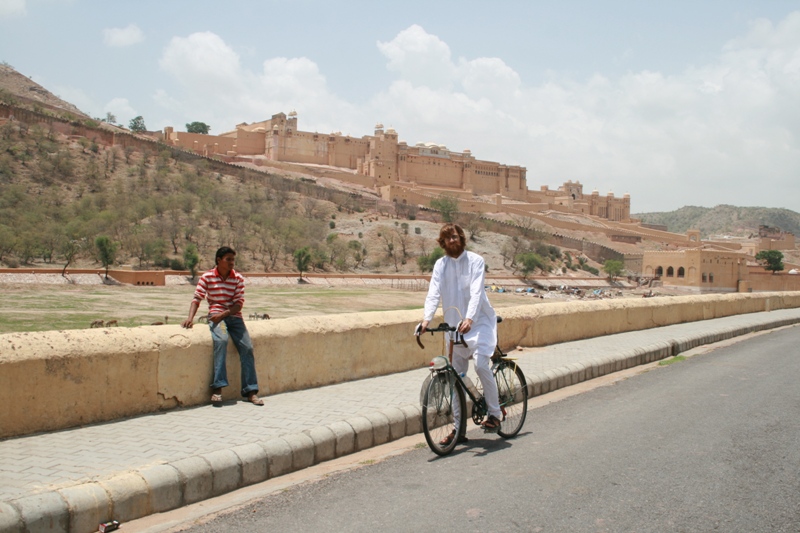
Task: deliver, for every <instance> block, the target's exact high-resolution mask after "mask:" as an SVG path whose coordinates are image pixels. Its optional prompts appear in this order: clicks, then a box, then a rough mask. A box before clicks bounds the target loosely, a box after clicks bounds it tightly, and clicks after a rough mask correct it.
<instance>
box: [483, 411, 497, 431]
mask: <svg viewBox="0 0 800 533" xmlns="http://www.w3.org/2000/svg"><path fill="white" fill-rule="evenodd" d="M481 427H482V428H483V430H484V431H486V432H487V433H495V432H496V431H498V430H499V429H500V420H499V419H498V418H497V417H496V416H493V415H489V418H487V419H486V420H485V421H484V422H483V424H481Z"/></svg>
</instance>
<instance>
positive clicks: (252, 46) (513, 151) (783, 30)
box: [0, 0, 800, 212]
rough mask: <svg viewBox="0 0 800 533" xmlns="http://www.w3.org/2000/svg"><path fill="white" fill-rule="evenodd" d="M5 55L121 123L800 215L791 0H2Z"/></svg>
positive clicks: (798, 20) (799, 46) (639, 205)
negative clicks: (381, 149)
mask: <svg viewBox="0 0 800 533" xmlns="http://www.w3.org/2000/svg"><path fill="white" fill-rule="evenodd" d="M226 5H231V6H236V8H237V9H238V11H237V12H234V11H233V10H232V9H224V8H225V6H226ZM0 61H5V62H6V63H8V64H10V65H11V66H12V67H14V68H15V69H16V70H18V71H19V72H20V73H22V74H25V75H27V76H30V77H31V78H32V79H33V80H34V81H36V82H37V83H40V84H41V85H43V86H44V87H46V88H47V89H49V90H50V91H52V92H54V93H55V94H57V95H58V96H60V97H61V98H63V99H65V100H67V101H69V102H71V103H73V104H75V105H77V106H78V107H79V108H80V109H82V110H83V111H85V112H87V113H89V114H90V115H92V116H96V117H104V116H105V115H106V113H107V112H110V113H113V114H114V115H115V116H116V117H117V121H118V122H119V123H122V124H124V125H127V124H128V122H129V121H130V119H132V118H133V117H135V116H137V115H141V116H142V117H144V120H145V124H146V125H147V127H148V129H151V130H155V129H161V128H163V127H164V126H174V127H175V128H176V129H178V130H184V129H185V124H186V123H188V122H193V121H202V122H205V123H207V124H209V125H210V126H211V128H212V130H211V132H212V133H221V132H223V131H228V130H231V129H233V127H234V125H235V124H237V123H240V122H255V121H259V120H263V119H266V118H269V117H270V116H271V115H273V114H275V113H278V112H281V111H283V112H285V113H288V112H289V111H291V110H295V111H297V113H298V118H299V128H300V129H302V130H307V131H319V132H326V133H327V132H331V131H341V132H342V133H345V134H349V135H353V136H361V135H366V134H370V133H372V131H373V128H374V126H375V124H376V123H378V122H380V123H382V124H384V125H385V126H386V127H390V126H391V127H393V128H394V129H396V130H397V131H398V133H399V135H400V138H401V139H402V140H405V141H407V142H408V143H409V144H416V143H417V142H431V141H432V142H437V143H439V144H444V145H446V146H447V147H448V148H449V149H451V150H454V151H462V150H464V149H470V150H472V153H473V155H475V156H476V157H478V158H479V159H486V160H491V161H499V162H502V163H507V164H516V165H522V166H525V167H526V168H527V170H528V187H529V188H531V189H538V188H539V187H540V186H541V185H549V186H550V187H556V186H558V185H560V184H561V183H563V182H564V181H566V180H569V179H571V180H579V181H581V182H582V183H583V184H584V191H585V192H587V193H589V192H591V191H592V190H593V189H597V190H598V191H599V192H600V193H601V194H606V193H607V192H609V191H612V192H614V193H615V194H616V195H622V194H623V193H626V192H627V193H630V194H631V198H632V211H634V212H644V211H666V210H672V209H676V208H678V207H681V206H684V205H701V206H707V207H713V206H715V205H718V204H733V205H740V206H766V207H786V208H789V209H793V210H795V211H800V2H798V1H797V0H794V1H785V0H724V1H723V0H718V1H717V0H695V1H684V0H673V1H671V2H642V1H599V0H594V1H592V0H575V1H570V0H562V1H537V0H527V1H502V0H499V1H494V2H486V1H483V2H477V1H472V0H461V1H439V2H436V1H432V0H429V1H427V2H419V1H416V0H407V1H405V2H392V3H389V2H375V1H366V0H348V1H340V0H328V1H326V2H322V1H317V0H297V1H291V0H284V1H280V2H278V1H273V0H261V1H254V0H241V1H239V2H236V3H225V2H208V1H206V0H192V1H189V0H170V1H166V2H165V1H163V0H162V1H155V0H137V1H135V2H134V1H127V2H122V1H117V2H111V1H99V0H94V1H88V0H0Z"/></svg>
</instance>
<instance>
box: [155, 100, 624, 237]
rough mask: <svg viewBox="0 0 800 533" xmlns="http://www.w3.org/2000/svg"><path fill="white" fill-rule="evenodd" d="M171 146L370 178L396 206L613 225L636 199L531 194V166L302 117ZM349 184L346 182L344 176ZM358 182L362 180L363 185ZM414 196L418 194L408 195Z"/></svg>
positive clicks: (172, 134)
mask: <svg viewBox="0 0 800 533" xmlns="http://www.w3.org/2000/svg"><path fill="white" fill-rule="evenodd" d="M164 138H165V141H166V142H167V143H169V144H172V145H175V146H181V147H183V148H186V149H189V150H192V151H194V152H196V153H199V154H203V155H206V156H221V157H230V158H241V157H251V158H253V159H254V160H256V161H257V160H258V159H259V158H261V159H265V160H268V161H279V162H286V163H296V164H315V165H327V166H332V167H338V168H342V169H348V170H350V171H354V172H355V174H358V175H360V176H368V177H369V178H371V185H372V187H373V188H374V189H375V190H376V191H381V194H382V195H383V197H384V198H385V199H387V200H391V201H409V200H412V197H413V200H414V201H417V202H425V201H429V200H430V198H431V197H432V196H436V195H440V194H448V195H451V196H454V197H456V198H459V199H460V200H469V199H472V198H480V197H496V196H498V195H499V197H500V198H502V200H500V201H499V202H498V200H496V199H494V198H492V199H491V200H490V201H491V202H492V203H493V204H494V205H495V206H497V205H502V203H503V200H504V201H506V202H515V203H519V204H531V205H535V207H531V206H528V207H525V206H524V205H523V206H518V207H520V208H521V209H522V210H523V211H524V210H529V211H530V210H532V211H542V210H546V209H556V210H560V211H565V212H574V213H580V214H585V215H593V216H597V217H599V218H604V219H608V220H614V221H624V222H627V221H629V220H630V197H629V196H628V195H627V194H626V195H625V196H624V197H623V198H615V197H614V194H613V193H609V194H608V195H605V196H600V195H599V193H598V192H597V191H594V192H592V194H591V195H584V194H583V185H581V183H580V182H572V181H568V182H566V183H565V184H564V185H563V186H561V187H559V189H558V190H550V189H549V188H548V187H547V186H544V187H542V188H541V189H540V190H539V191H530V190H528V185H527V175H526V169H525V167H521V166H517V165H504V164H502V163H497V162H494V161H484V160H481V159H476V158H475V157H474V156H473V155H472V152H471V151H470V150H463V151H461V152H458V151H453V150H449V149H448V148H447V147H446V146H444V145H440V144H436V143H417V144H416V145H414V146H409V145H408V144H407V143H406V142H404V141H401V140H399V139H398V135H397V132H396V131H395V130H394V129H392V128H388V129H385V128H384V126H383V124H377V125H376V126H375V131H374V133H373V134H372V135H364V136H363V137H360V138H358V137H350V136H347V135H342V133H341V132H334V133H330V134H324V133H318V132H308V131H301V130H299V129H298V127H297V113H295V112H294V111H292V112H291V113H289V115H286V114H284V113H278V114H276V115H273V116H272V118H270V119H268V120H264V121H261V122H255V123H252V124H247V123H243V124H239V125H237V126H236V129H235V130H233V131H230V132H226V133H222V134H220V135H200V134H191V133H185V132H177V131H174V129H173V128H171V127H168V128H165V129H164ZM342 177H343V179H346V176H342ZM359 183H361V181H360V180H359ZM412 190H413V191H416V193H417V194H412V193H410V192H409V191H412Z"/></svg>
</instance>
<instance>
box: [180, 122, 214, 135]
mask: <svg viewBox="0 0 800 533" xmlns="http://www.w3.org/2000/svg"><path fill="white" fill-rule="evenodd" d="M210 130H211V126H209V125H208V124H206V123H205V122H190V123H188V124H186V131H187V132H188V133H202V134H203V135H208V132H209V131H210Z"/></svg>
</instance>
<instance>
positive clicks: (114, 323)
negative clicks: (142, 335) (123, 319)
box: [106, 320, 118, 328]
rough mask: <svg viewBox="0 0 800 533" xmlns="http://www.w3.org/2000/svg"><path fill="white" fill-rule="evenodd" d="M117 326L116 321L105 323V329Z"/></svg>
mask: <svg viewBox="0 0 800 533" xmlns="http://www.w3.org/2000/svg"><path fill="white" fill-rule="evenodd" d="M117 325H118V324H117V321H116V320H109V321H108V322H106V327H107V328H110V327H112V326H113V327H116V326H117Z"/></svg>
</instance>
